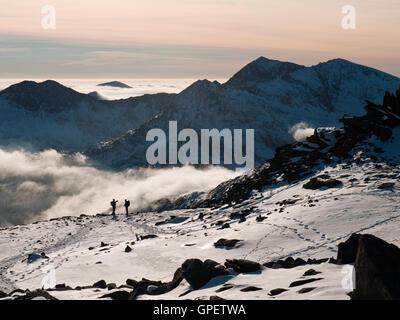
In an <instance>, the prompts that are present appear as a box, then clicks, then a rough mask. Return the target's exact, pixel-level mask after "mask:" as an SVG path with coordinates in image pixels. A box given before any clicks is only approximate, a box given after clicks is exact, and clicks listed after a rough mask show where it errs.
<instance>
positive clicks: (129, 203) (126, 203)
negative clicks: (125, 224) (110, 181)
mask: <svg viewBox="0 0 400 320" xmlns="http://www.w3.org/2000/svg"><path fill="white" fill-rule="evenodd" d="M130 205H131V202H130V201H129V200H126V199H125V204H124V206H125V211H126V215H128V214H129V211H128V209H129V206H130Z"/></svg>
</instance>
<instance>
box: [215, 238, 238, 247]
mask: <svg viewBox="0 0 400 320" xmlns="http://www.w3.org/2000/svg"><path fill="white" fill-rule="evenodd" d="M240 241H242V240H237V239H231V240H227V239H219V240H218V241H217V242H215V243H214V246H215V247H216V248H218V247H228V248H233V247H234V246H235V245H236V244H237V243H238V242H240Z"/></svg>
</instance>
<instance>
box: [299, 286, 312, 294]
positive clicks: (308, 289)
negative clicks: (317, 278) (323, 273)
mask: <svg viewBox="0 0 400 320" xmlns="http://www.w3.org/2000/svg"><path fill="white" fill-rule="evenodd" d="M314 289H316V287H312V288H302V289H300V290H299V291H297V293H300V294H304V293H308V292H311V291H313V290H314Z"/></svg>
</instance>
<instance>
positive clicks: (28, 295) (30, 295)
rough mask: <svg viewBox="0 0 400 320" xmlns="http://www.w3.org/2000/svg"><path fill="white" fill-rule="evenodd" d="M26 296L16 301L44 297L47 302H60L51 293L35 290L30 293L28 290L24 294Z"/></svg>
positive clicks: (18, 297) (21, 296) (17, 298)
mask: <svg viewBox="0 0 400 320" xmlns="http://www.w3.org/2000/svg"><path fill="white" fill-rule="evenodd" d="M24 293H25V295H20V296H17V297H15V300H33V299H35V298H38V297H43V298H45V299H46V300H58V299H57V298H55V297H53V296H52V295H51V294H50V293H48V292H47V291H45V290H41V289H38V290H35V291H29V290H27V291H26V292H24Z"/></svg>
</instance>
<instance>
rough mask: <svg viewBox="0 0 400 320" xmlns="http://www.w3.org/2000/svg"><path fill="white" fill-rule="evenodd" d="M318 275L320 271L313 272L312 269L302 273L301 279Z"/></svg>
mask: <svg viewBox="0 0 400 320" xmlns="http://www.w3.org/2000/svg"><path fill="white" fill-rule="evenodd" d="M320 273H321V272H320V271H315V270H314V269H308V270H307V271H306V272H304V274H303V277H308V276H315V275H317V274H320Z"/></svg>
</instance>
